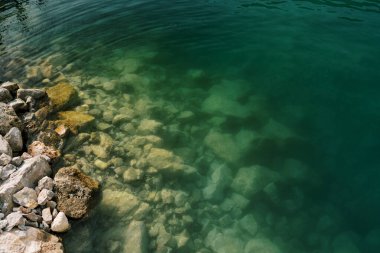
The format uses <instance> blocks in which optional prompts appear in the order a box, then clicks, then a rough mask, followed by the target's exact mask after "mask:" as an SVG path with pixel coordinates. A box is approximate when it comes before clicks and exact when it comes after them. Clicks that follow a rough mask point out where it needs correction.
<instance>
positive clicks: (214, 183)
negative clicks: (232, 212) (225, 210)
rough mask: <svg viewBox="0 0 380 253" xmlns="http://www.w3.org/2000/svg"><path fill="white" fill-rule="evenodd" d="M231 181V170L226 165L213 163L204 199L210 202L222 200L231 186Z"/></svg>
mask: <svg viewBox="0 0 380 253" xmlns="http://www.w3.org/2000/svg"><path fill="white" fill-rule="evenodd" d="M231 180H232V178H231V170H230V169H229V168H228V167H227V166H226V165H225V164H217V163H213V164H212V165H211V175H210V178H209V179H208V181H207V186H206V187H205V188H203V191H202V192H203V197H204V198H205V199H209V200H220V199H221V198H222V197H223V191H224V189H225V187H226V186H227V185H229V184H230V182H231Z"/></svg>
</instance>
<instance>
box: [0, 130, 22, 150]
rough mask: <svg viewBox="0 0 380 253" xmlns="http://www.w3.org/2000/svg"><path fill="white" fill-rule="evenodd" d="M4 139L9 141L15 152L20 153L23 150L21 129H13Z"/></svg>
mask: <svg viewBox="0 0 380 253" xmlns="http://www.w3.org/2000/svg"><path fill="white" fill-rule="evenodd" d="M4 138H5V139H6V140H7V141H8V143H9V145H10V146H11V148H12V151H13V152H20V151H21V150H22V146H23V141H22V134H21V131H20V129H18V128H17V127H12V128H11V129H10V130H9V132H8V133H7V134H6V135H5V136H4Z"/></svg>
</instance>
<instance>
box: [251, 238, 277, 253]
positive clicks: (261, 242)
mask: <svg viewBox="0 0 380 253" xmlns="http://www.w3.org/2000/svg"><path fill="white" fill-rule="evenodd" d="M256 252H260V253H281V252H282V251H281V250H280V249H279V248H278V247H277V245H275V244H274V243H273V242H271V241H270V240H268V239H266V238H257V239H252V240H249V241H248V243H247V244H246V245H245V248H244V253H256Z"/></svg>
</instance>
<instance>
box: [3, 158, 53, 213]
mask: <svg viewBox="0 0 380 253" xmlns="http://www.w3.org/2000/svg"><path fill="white" fill-rule="evenodd" d="M49 174H51V169H50V166H49V163H48V162H47V161H46V160H45V159H44V158H42V157H41V156H36V157H33V158H30V159H27V160H25V161H24V163H23V164H22V166H21V167H20V168H19V169H18V170H17V171H16V172H14V173H13V174H12V175H11V177H10V178H8V179H7V180H6V181H4V182H3V183H2V184H1V185H0V201H1V202H2V203H3V206H2V211H3V212H5V213H9V212H10V211H11V210H12V207H13V202H12V196H13V194H14V193H15V192H17V191H19V190H21V189H22V188H24V187H34V186H35V185H36V184H37V182H38V180H40V179H41V178H43V177H44V176H47V175H49Z"/></svg>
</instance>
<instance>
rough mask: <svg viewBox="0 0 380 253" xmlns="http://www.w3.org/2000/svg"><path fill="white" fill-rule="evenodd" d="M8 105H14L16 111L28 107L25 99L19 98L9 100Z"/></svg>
mask: <svg viewBox="0 0 380 253" xmlns="http://www.w3.org/2000/svg"><path fill="white" fill-rule="evenodd" d="M8 105H9V106H10V107H12V108H13V110H14V111H15V112H19V111H25V110H26V109H27V108H28V106H27V104H26V103H25V101H24V100H22V99H19V98H16V99H15V100H13V101H11V102H9V103H8Z"/></svg>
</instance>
